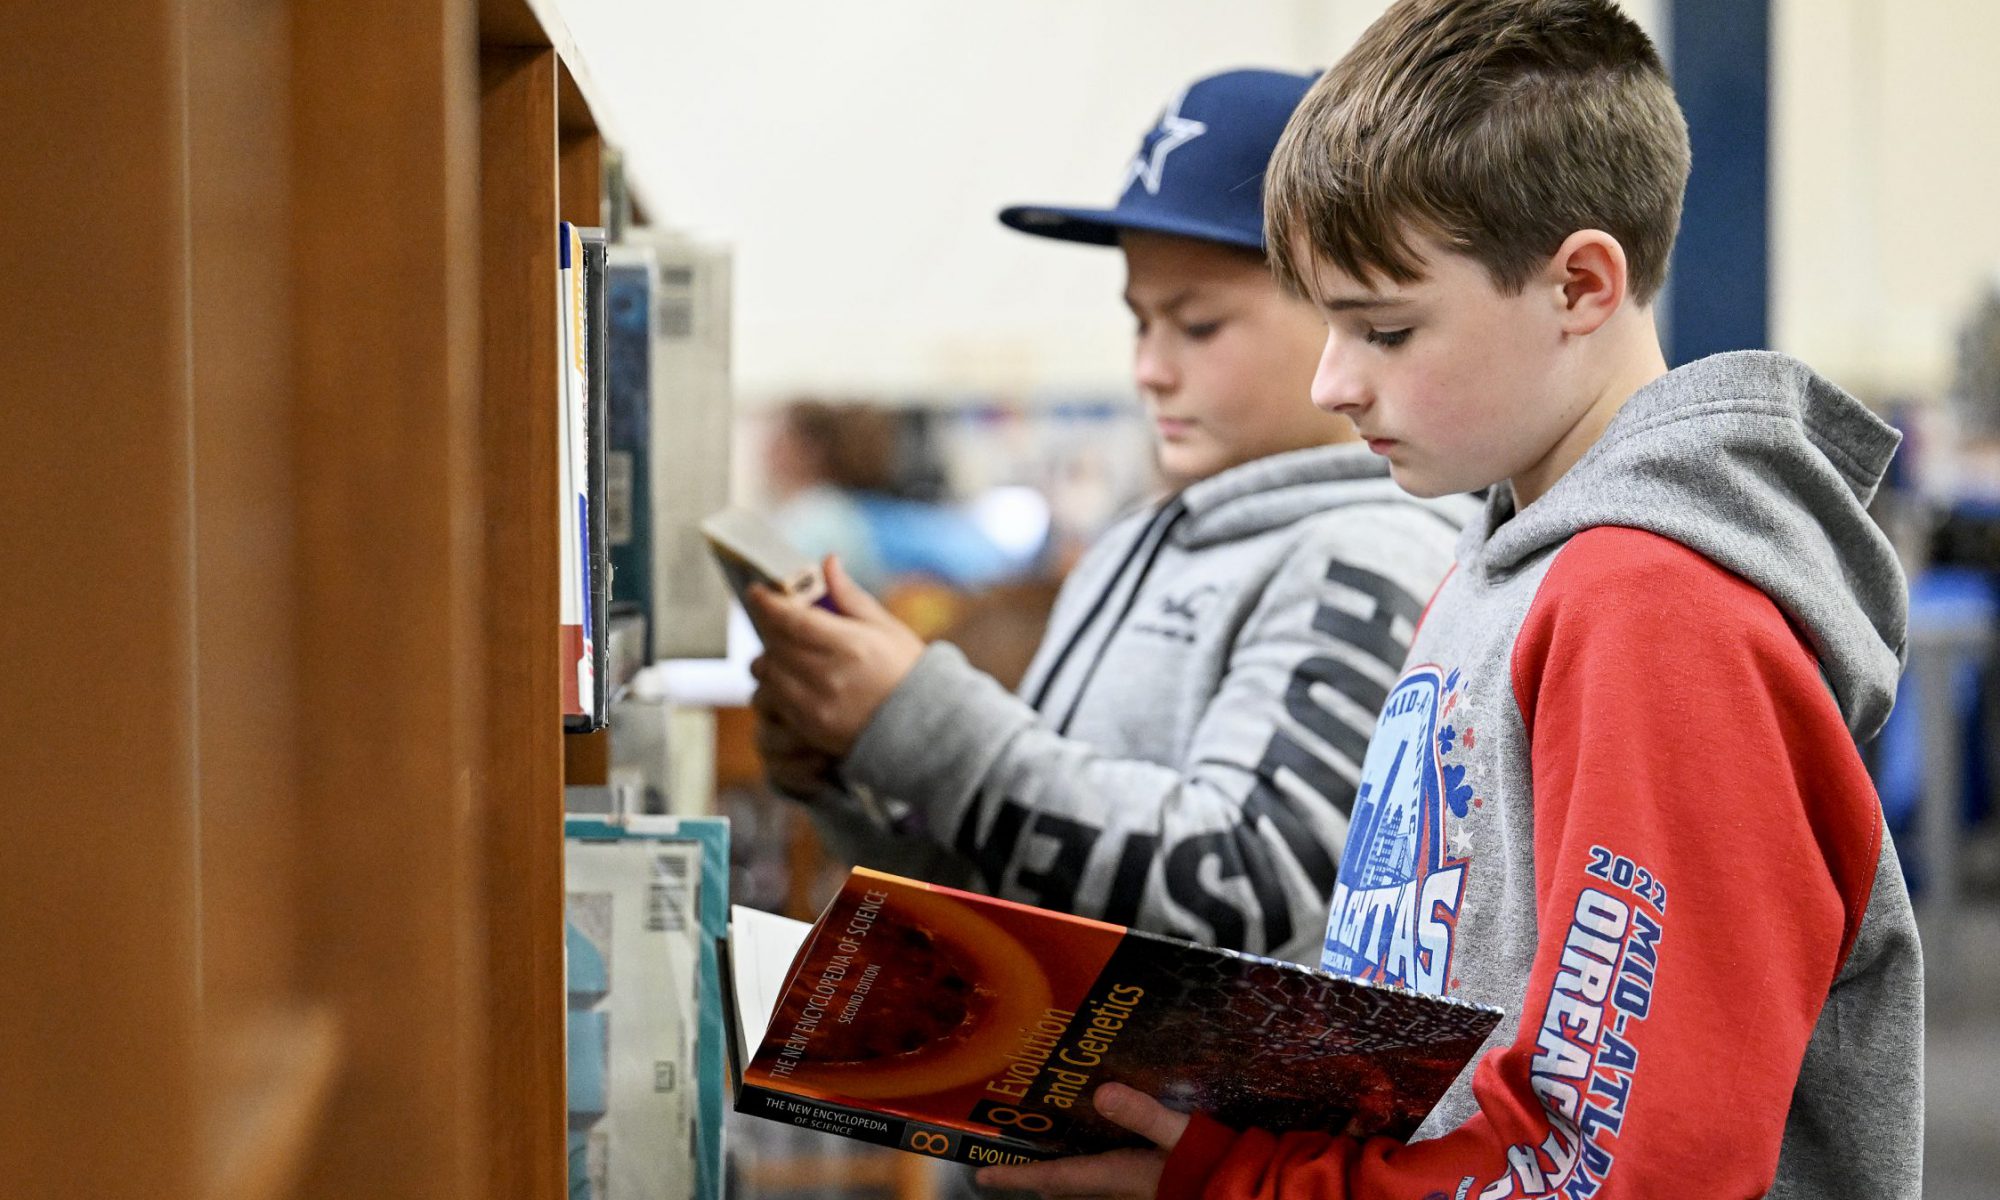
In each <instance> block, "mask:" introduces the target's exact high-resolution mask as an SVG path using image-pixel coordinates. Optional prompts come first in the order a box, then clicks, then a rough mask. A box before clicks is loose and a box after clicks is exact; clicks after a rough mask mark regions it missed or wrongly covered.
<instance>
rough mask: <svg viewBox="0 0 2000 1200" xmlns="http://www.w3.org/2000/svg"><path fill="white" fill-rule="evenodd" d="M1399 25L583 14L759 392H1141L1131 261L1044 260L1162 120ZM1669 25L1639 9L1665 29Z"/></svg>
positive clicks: (875, 11)
mask: <svg viewBox="0 0 2000 1200" xmlns="http://www.w3.org/2000/svg"><path fill="white" fill-rule="evenodd" d="M1386 2H1387V0H1351V2H1341V0H1237V2H1235V3H1230V4H1222V3H1217V2H1215V0H1091V2H1090V3H1076V2H1074V0H983V2H974V0H952V2H950V3H936V2H934V0H870V2H867V3H847V4H826V3H816V2H809V0H783V2H778V0H771V2H767V3H761V4H674V5H668V4H660V3H652V2H641V0H563V3H562V11H563V13H564V15H565V18H566V19H567V21H568V23H569V25H570V27H571V30H572V32H573V33H574V35H575V37H576V39H577V42H578V43H579V45H580V46H581V47H582V50H583V54H584V56H585V58H586V61H587V64H588V67H589V69H590V71H591V73H592V74H593V75H594V76H595V78H596V80H597V82H598V84H599V85H600V89H601V91H602V93H603V95H604V98H605V100H606V102H607V103H609V104H611V105H612V106H614V107H615V108H616V109H617V113H616V121H617V124H618V126H619V128H620V130H621V132H622V134H623V136H624V137H625V139H626V141H627V146H626V151H627V156H628V160H629V163H630V170H631V173H632V175H633V177H634V179H635V180H636V182H637V185H638V186H639V187H640V188H641V189H642V190H643V191H644V194H645V195H646V197H647V199H648V201H649V203H650V205H651V207H652V208H653V210H654V213H653V215H654V217H655V219H656V220H659V221H662V222H664V223H670V224H674V225H678V226H685V227H690V228H693V229H695V230H697V231H700V232H704V233H708V234H712V235H715V236H719V237H721V238H723V239H726V240H728V241H730V242H732V243H734V245H735V246H736V250H737V276H736V298H737V313H736V318H737V339H736V368H737V379H738V383H739V392H740V394H741V395H742V397H743V398H744V400H745V401H746V402H749V403H752V404H754V403H757V402H760V401H764V400H768V399H771V398H773V397H777V396H782V395H783V394H785V393H787V392H790V391H793V390H797V389H816V390H821V391H847V392H851V393H860V394H875V395H884V394H886V395H895V394H898V393H904V394H910V393H915V394H927V395H939V394H951V393H959V392H975V391H976V392H988V393H992V392H998V393H1000V394H1003V395H1026V394H1029V393H1031V392H1033V391H1038V390H1039V391H1058V392H1062V391H1068V392H1074V391H1098V392H1108V393H1113V394H1123V393H1125V392H1126V391H1128V390H1129V384H1128V383H1127V376H1126V356H1127V352H1128V343H1129V338H1130V328H1129V321H1128V318H1127V317H1126V316H1125V314H1124V310H1123V307H1122V306H1121V305H1120V304H1119V303H1118V299H1117V297H1118V293H1119V291H1120V288H1121V286H1122V283H1123V279H1122V271H1121V264H1120V262H1119V259H1118V256H1117V255H1116V254H1115V253H1114V252H1110V251H1106V250H1101V249H1096V248H1088V247H1075V246H1069V245H1065V244H1062V243H1056V242H1049V241H1045V240H1042V239H1034V238H1028V237H1024V236H1022V235H1020V234H1017V233H1014V232H1012V231H1010V230H1007V229H1004V228H1003V227H1001V226H1000V224H999V223H998V222H997V221H996V220H995V219H994V214H995V213H996V212H997V211H998V210H999V209H1000V208H1001V207H1003V206H1004V205H1006V204H1009V203H1015V202H1020V201H1040V202H1054V203H1079V204H1108V203H1110V202H1111V201H1112V200H1114V199H1115V198H1116V196H1115V188H1116V186H1117V184H1118V182H1119V179H1120V177H1121V175H1122V173H1123V170H1124V167H1125V163H1126V161H1127V160H1128V158H1129V157H1130V155H1131V153H1132V151H1133V149H1134V148H1135V147H1136V146H1137V145H1138V142H1139V138H1140V137H1141V135H1142V134H1143V133H1144V132H1145V131H1146V129H1147V128H1148V127H1149V126H1150V125H1151V123H1152V121H1153V119H1154V117H1155V115H1156V114H1157V112H1158V110H1159V107H1160V105H1161V104H1162V103H1163V102H1164V101H1165V100H1166V99H1167V97H1168V96H1169V95H1170V94H1171V93H1172V92H1173V91H1174V90H1175V89H1176V88H1178V87H1179V86H1180V85H1182V84H1183V83H1185V82H1187V81H1188V80H1189V79H1191V78H1194V77H1195V76H1197V75H1201V74H1205V73H1208V72H1210V71H1215V70H1220V69H1224V68H1228V67H1235V66H1253V65H1254V66H1276V67H1287V68H1294V69H1300V68H1305V67H1315V66H1325V65H1327V64H1329V63H1330V62H1331V61H1333V60H1334V59H1336V58H1338V57H1339V55H1340V53H1341V52H1342V51H1343V50H1345V49H1346V47H1347V46H1348V45H1350V44H1351V43H1352V42H1353V40H1354V38H1355V37H1356V36H1357V35H1358V34H1359V33H1360V32H1361V30H1362V29H1363V28H1365V27H1366V25H1367V23H1368V22H1369V21H1371V20H1373V19H1374V18H1375V16H1376V15H1378V14H1379V13H1380V11H1381V10H1382V8H1384V7H1385V6H1386ZM1660 4H1661V0H1632V2H1630V3H1628V5H1627V7H1628V8H1630V9H1631V10H1632V11H1633V13H1634V15H1635V16H1637V17H1638V18H1639V20H1640V21H1641V22H1642V23H1644V24H1647V25H1648V27H1649V28H1653V27H1654V21H1655V19H1656V16H1657V13H1658V11H1659V8H1660Z"/></svg>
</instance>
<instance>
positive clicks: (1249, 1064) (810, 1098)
mask: <svg viewBox="0 0 2000 1200" xmlns="http://www.w3.org/2000/svg"><path fill="white" fill-rule="evenodd" d="M779 920H781V919H779V918H768V919H766V921H765V922H760V923H758V924H756V925H755V926H754V927H753V928H752V929H751V930H750V931H747V932H751V933H754V934H756V935H757V936H758V937H760V938H761V939H762V940H763V941H764V942H767V943H768V942H769V941H771V939H772V936H773V935H772V933H771V929H772V926H771V925H770V924H769V922H770V921H779ZM792 928H793V929H795V930H797V931H799V933H800V934H802V939H801V941H800V942H799V947H798V950H797V952H796V954H795V955H793V956H792V957H791V958H790V960H789V961H790V967H789V969H788V971H786V972H785V973H784V975H783V976H782V982H780V981H779V979H778V978H777V977H775V976H774V977H773V978H772V979H770V980H768V981H766V982H764V983H759V982H758V981H756V980H754V979H749V978H747V977H746V976H745V971H747V970H754V969H755V968H754V967H746V966H745V964H746V963H749V962H753V961H756V960H761V961H763V962H765V963H771V962H783V961H786V960H785V958H784V955H783V953H782V949H781V950H780V953H778V954H777V955H775V956H774V955H773V954H772V952H771V947H770V946H769V945H764V946H762V947H759V946H756V945H753V944H750V943H749V941H748V940H747V939H745V937H744V934H745V933H746V931H745V930H743V929H742V928H741V927H740V925H739V928H738V932H737V935H736V936H737V940H738V941H739V942H740V943H742V944H734V945H732V947H731V956H732V958H733V959H734V960H735V964H736V966H735V969H734V974H735V975H736V979H735V982H734V987H733V990H734V991H735V993H736V995H735V1001H736V1005H737V1007H736V1010H735V1017H736V1020H737V1023H738V1029H739V1033H740V1034H741V1037H742V1045H741V1046H740V1048H739V1064H741V1065H740V1070H741V1082H740V1085H739V1087H738V1089H737V1096H736V1108H737V1111H739V1112H744V1113H750V1114H753V1115H755V1116H760V1117H767V1118H770V1119H772V1120H778V1121H785V1122H788V1123H791V1124H795V1125H802V1126H806V1127H809V1128H814V1129H821V1130H826V1131H829V1132H834V1133H841V1134H845V1135H846V1136H849V1137H854V1138H859V1139H862V1140H865V1141H870V1142H875V1143H878V1144H881V1145H887V1146H894V1147H897V1148H899V1149H903V1150H909V1151H912V1152H915V1153H920V1154H928V1155H934V1156H937V1157H941V1158H948V1159H954V1160H958V1161H962V1162H971V1163H980V1164H987V1163H1007V1162H1025V1161H1029V1160H1033V1159H1042V1158H1051V1157H1058V1156H1064V1155H1072V1154H1093V1153H1097V1152H1099V1151H1104V1150H1110V1149H1115V1148H1117V1147H1120V1146H1130V1145H1143V1144H1144V1143H1143V1142H1141V1141H1140V1140H1139V1139H1138V1138H1137V1137H1136V1136H1135V1135H1133V1134H1131V1133H1129V1132H1127V1131H1125V1130H1123V1129H1120V1128H1119V1127H1117V1126H1116V1125H1113V1124H1111V1123H1110V1122H1108V1121H1106V1120H1104V1119H1103V1118H1102V1117H1101V1116H1099V1115H1098V1113H1097V1112H1096V1110H1095V1108H1093V1107H1092V1104H1091V1095H1092V1093H1093V1092H1094V1091H1095V1090H1096V1088H1097V1087H1098V1086H1099V1085H1100V1084H1104V1083H1109V1082H1117V1083H1123V1084H1128V1085H1130V1086H1132V1087H1135V1088H1137V1089H1139V1090H1140V1091H1142V1092H1146V1093H1147V1094H1149V1095H1153V1096H1156V1097H1158V1098H1159V1099H1160V1100H1161V1101H1162V1102H1163V1103H1165V1104H1167V1105H1169V1106H1171V1107H1173V1108H1176V1109H1179V1110H1182V1111H1201V1112H1206V1113H1208V1114H1210V1115H1211V1116H1214V1117H1215V1118H1217V1119H1218V1120H1220V1121H1222V1122H1223V1123H1225V1124H1229V1125H1234V1126H1237V1127H1244V1126H1258V1127H1261V1128H1264V1129H1270V1130H1274V1131H1285V1130H1293V1129H1321V1130H1340V1129H1348V1130H1351V1131H1352V1132H1355V1133H1358V1134H1362V1135H1373V1134H1383V1135H1387V1136H1392V1137H1408V1136H1409V1135H1410V1134H1411V1133H1413V1132H1414V1131H1415V1130H1416V1128H1417V1126H1418V1124H1419V1123H1421V1122H1422V1120H1423V1118H1424V1116H1425V1115H1426V1114H1427V1113H1428V1112H1429V1111H1430V1109H1431V1107H1432V1106H1433V1105H1435V1104H1436V1103H1437V1101H1438V1099H1439V1098H1440V1097H1441V1096H1443V1094H1444V1092H1445V1089H1446V1088H1447V1087H1449V1086H1450V1085H1451V1082H1452V1080H1453V1079H1455V1078H1456V1077H1457V1076H1458V1073H1459V1071H1460V1070H1461V1069H1462V1068H1463V1067H1464V1066H1465V1064H1466V1063H1468V1062H1470V1061H1471V1060H1472V1058H1473V1056H1474V1055H1475V1054H1477V1053H1478V1052H1479V1048H1480V1046H1481V1045H1482V1044H1483V1043H1484V1042H1485V1040H1486V1037H1487V1035H1488V1034H1489V1033H1491V1032H1492V1030H1493V1028H1494V1026H1495V1025H1496V1024H1498V1022H1499V1020H1500V1017H1501V1013H1500V1011H1499V1010H1498V1009H1494V1008H1490V1007H1486V1006H1482V1005H1474V1004H1469V1003H1466V1002H1463V1001H1459V1000H1453V999H1449V998H1439V997H1434V996H1424V995H1419V994H1418V993H1415V992H1411V991H1407V990H1405V989H1402V988H1396V987H1388V986H1382V985H1377V984H1371V983H1366V982H1362V981H1359V980H1354V979H1348V978H1343V977H1340V976H1335V975H1329V974H1326V973H1324V972H1320V971H1314V970H1308V969H1306V968H1304V967H1299V966H1296V965H1294V964H1291V963H1284V962H1278V961H1275V960H1272V959H1265V958H1258V957H1256V956H1253V955H1247V954H1240V953H1237V952H1235V951H1230V950H1218V949H1214V948H1212V947H1206V946H1198V945H1195V944H1193V943H1191V942H1184V941H1179V940H1177V939H1174V938H1167V937H1160V936H1157V935H1154V934H1149V933H1144V932H1140V931H1138V930H1131V929H1126V928H1125V927H1123V926H1119V925H1110V924H1106V923H1104V922H1102V921H1093V920H1088V919H1085V918H1081V917H1073V916H1068V915H1064V914H1060V913H1054V912H1049V911H1047V910H1044V909H1038V908H1031V907H1028V906H1026V905H1022V904H1015V903H1012V902H1010V901H1005V900H997V899H994V898H992V897H989V896H979V895H974V894H972V893H969V892H961V891H958V890H955V889H952V888H946V887H939V886H935V885H931V884H925V883H919V882H916V881H914V880H909V879H903V878H899V877H897V876H894V875H886V874H882V873H880V872H876V871H870V870H867V869H865V868H856V869H855V870H854V872H853V873H852V874H851V875H850V876H849V877H848V880H847V882H846V884H845V885H844V886H843V887H842V888H841V890H840V893H839V894H838V895H837V896H835V897H834V899H833V900H832V901H831V902H830V903H829V904H828V905H827V907H826V910H825V911H824V912H823V913H821V914H820V917H819V920H818V921H817V922H815V923H814V924H813V925H811V926H810V927H807V926H804V925H803V924H797V925H794V926H792ZM794 936H797V935H794ZM746 992H750V993H753V995H751V996H746V995H745V993H746ZM758 992H761V993H763V999H762V1000H761V1001H759V1000H758V999H757V998H756V996H755V995H754V993H758ZM766 1005H768V1016H767V1015H766V1011H761V1010H763V1009H764V1006H766ZM759 1030H762V1031H763V1032H762V1034H761V1041H760V1040H759V1033H758V1031H759ZM744 1059H747V1060H748V1061H747V1063H745V1062H743V1060H744Z"/></svg>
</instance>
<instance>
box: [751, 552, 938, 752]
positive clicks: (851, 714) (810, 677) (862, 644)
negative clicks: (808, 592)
mask: <svg viewBox="0 0 2000 1200" xmlns="http://www.w3.org/2000/svg"><path fill="white" fill-rule="evenodd" d="M825 577H826V584H827V595H828V597H829V598H830V599H831V600H832V601H833V605H834V608H835V609H836V610H837V611H833V612H829V611H827V610H826V609H824V608H820V607H817V606H812V605H804V604H796V603H790V602H788V601H787V600H785V599H784V598H782V597H780V596H779V595H777V594H776V593H775V592H773V591H771V590H769V589H767V588H764V587H762V586H757V587H752V588H750V589H749V590H748V591H747V593H746V594H745V597H744V606H745V607H746V608H747V609H748V610H749V612H750V619H751V621H752V622H753V623H755V624H756V626H757V629H758V632H759V633H761V634H762V635H763V638H764V653H763V655H762V656H761V657H759V658H758V659H757V661H756V662H754V663H752V664H751V665H750V674H751V676H752V677H754V678H755V679H756V680H757V684H758V687H757V696H756V698H755V699H754V700H753V701H752V703H753V705H754V706H755V707H756V708H757V711H758V715H759V716H760V717H763V718H764V719H766V720H769V721H772V722H775V723H776V724H778V725H781V726H783V727H784V728H785V729H787V730H789V731H791V733H792V734H793V735H795V736H796V737H797V739H798V740H799V741H800V742H802V743H804V745H805V746H806V747H809V748H811V749H814V750H818V751H820V752H821V753H824V754H828V755H831V756H833V757H835V758H841V757H845V756H846V754H847V752H848V751H849V750H851V749H852V748H853V747H854V742H855V739H857V738H859V737H860V736H861V731H862V730H863V729H866V728H867V727H868V722H869V721H870V720H871V719H872V718H873V717H874V716H875V711H876V710H877V709H879V708H881V707H882V703H883V701H885V700H887V699H888V698H889V694H890V693H891V692H893V691H895V690H896V685H898V684H900V683H901V682H902V681H903V678H904V677H905V676H907V675H908V674H909V673H910V670H911V668H913V667H915V666H916V665H917V659H918V658H919V657H921V656H922V655H923V652H924V641H923V639H922V638H920V637H918V636H917V635H916V632H915V631H914V630H912V629H911V628H910V627H909V626H907V625H905V624H903V622H902V621H900V620H898V619H897V618H896V616H895V614H894V613H891V612H890V611H889V610H888V609H886V608H883V607H882V605H881V603H880V602H879V601H877V600H876V599H875V597H873V596H871V595H869V594H868V593H867V591H866V590H864V589H863V588H862V587H861V585H859V584H857V583H855V582H854V579H853V577H852V576H850V575H848V573H847V570H846V568H844V567H843V566H841V564H840V560H839V559H838V558H835V557H832V556H829V557H828V558H827V560H826V566H825Z"/></svg>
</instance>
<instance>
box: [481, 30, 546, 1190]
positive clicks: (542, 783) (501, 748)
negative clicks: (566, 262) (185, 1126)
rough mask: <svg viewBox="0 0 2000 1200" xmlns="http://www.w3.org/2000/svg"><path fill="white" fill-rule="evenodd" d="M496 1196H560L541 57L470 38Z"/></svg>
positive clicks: (537, 51) (491, 1128) (543, 74)
mask: <svg viewBox="0 0 2000 1200" xmlns="http://www.w3.org/2000/svg"><path fill="white" fill-rule="evenodd" d="M480 78H481V102H480V187H481V192H480V205H481V218H480V231H481V232H480V253H481V271H482V287H481V294H482V296H483V297H484V300H485V306H484V308H483V309H482V312H481V320H482V322H483V332H482V337H481V346H482V354H483V360H484V361H483V384H482V387H481V401H482V409H481V417H482V437H483V442H482V444H483V448H484V457H483V460H482V462H483V468H484V471H485V480H486V485H485V486H486V568H487V575H488V577H489V578H491V579H492V580H494V586H493V588H492V591H491V593H490V595H489V597H488V603H487V611H486V618H487V624H486V633H487V665H486V672H487V674H486V680H487V691H488V694H489V697H490V707H489V709H488V713H487V726H486V727H487V737H488V740H489V743H490V746H491V757H490V760H489V761H490V768H491V769H490V771H489V773H488V774H487V776H486V777H485V782H484V791H485V794H486V800H487V809H488V817H487V820H488V825H487V833H486V838H485V842H484V846H485V860H486V861H485V870H486V880H487V904H488V912H489V920H490V927H489V931H488V935H487V947H486V965H487V972H488V987H489V989H490V991H489V1006H490V1007H489V1010H488V1011H489V1013H490V1024H491V1030H492V1056H491V1058H490V1060H489V1066H488V1072H489V1077H490V1079H491V1086H492V1089H493V1092H492V1094H493V1097H494V1099H493V1102H492V1104H491V1107H490V1111H489V1112H488V1115H487V1121H488V1132H489V1142H490V1145H491V1147H492V1166H493V1193H492V1194H493V1195H494V1196H496V1197H504V1198H506V1200H556V1198H557V1197H561V1196H562V1195H564V1194H565V1190H566V1177H565V1172H564V1163H565V1161H566V1154H565V1151H566V1141H567V1139H566V1130H567V1117H566V1109H567V1099H566V1097H567V1093H566V1091H565V1089H564V1081H563V1063H564V1045H563V1038H564V1036H565V1033H566V1029H567V1026H566V1023H565V1015H564V1008H565V1004H564V986H565V985H564V982H563V941H562V938H563V890H562V888H563V884H562V787H563V779H562V770H563V750H562V733H561V730H562V690H561V681H560V677H559V675H558V674H557V667H558V660H559V657H560V639H559V638H558V636H557V634H558V628H559V623H560V619H561V610H560V593H559V587H558V581H559V579H560V578H561V575H560V570H561V568H560V565H559V559H560V532H561V531H560V525H559V522H560V519H561V515H562V508H561V505H560V503H559V499H560V493H561V488H560V486H559V483H558V476H557V468H558V465H559V451H558V449H557V425H556V419H557V412H558V406H557V388H558V374H557V371H558V363H557V354H556V334H557V330H558V329H559V324H558V322H559V316H558V313H557V295H556V272H557V257H556V112H555V103H556V56H555V52H554V51H552V50H549V49H547V48H542V49H514V48H488V49H486V50H484V51H482V54H481V66H480Z"/></svg>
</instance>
